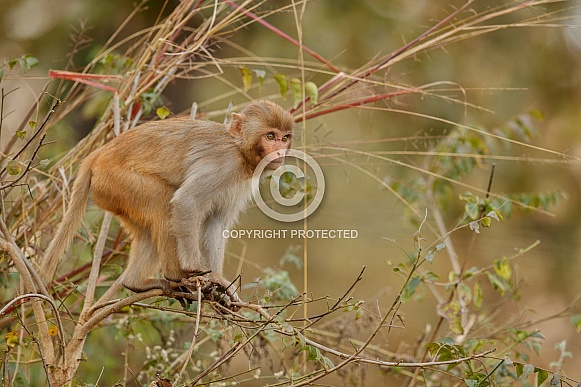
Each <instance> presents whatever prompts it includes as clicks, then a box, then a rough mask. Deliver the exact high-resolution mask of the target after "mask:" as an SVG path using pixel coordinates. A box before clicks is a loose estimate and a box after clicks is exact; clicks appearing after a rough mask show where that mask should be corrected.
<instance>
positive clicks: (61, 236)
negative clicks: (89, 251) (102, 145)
mask: <svg viewBox="0 0 581 387" xmlns="http://www.w3.org/2000/svg"><path fill="white" fill-rule="evenodd" d="M91 161H92V157H90V156H89V157H88V158H86V159H85V160H84V161H83V163H82V164H81V167H80V168H79V172H78V174H77V177H76V179H75V182H74V183H73V194H72V196H71V202H70V204H69V208H68V209H67V212H66V213H65V216H64V217H63V221H62V223H61V224H60V226H59V228H58V230H57V232H56V235H55V236H54V239H53V240H52V241H51V242H50V244H49V245H48V248H47V249H46V252H45V253H44V256H43V258H42V261H41V262H40V278H41V279H42V281H43V282H44V283H45V284H47V283H49V282H51V281H52V279H53V277H54V274H55V272H56V269H57V266H58V264H59V262H60V260H61V259H62V256H63V255H64V253H65V251H66V250H67V248H68V247H69V245H70V244H71V242H72V240H73V238H74V236H75V234H76V233H77V230H78V229H79V227H80V225H81V222H82V221H83V217H84V216H85V207H86V206H87V200H88V198H89V192H90V191H91V178H92V175H93V173H92V171H91V164H92V162H91Z"/></svg>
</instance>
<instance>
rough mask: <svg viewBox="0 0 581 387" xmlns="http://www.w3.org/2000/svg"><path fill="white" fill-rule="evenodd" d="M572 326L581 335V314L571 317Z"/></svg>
mask: <svg viewBox="0 0 581 387" xmlns="http://www.w3.org/2000/svg"><path fill="white" fill-rule="evenodd" d="M571 324H573V326H574V327H575V329H576V330H577V333H581V314H575V315H573V316H571Z"/></svg>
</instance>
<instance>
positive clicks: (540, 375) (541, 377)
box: [535, 368, 549, 386]
mask: <svg viewBox="0 0 581 387" xmlns="http://www.w3.org/2000/svg"><path fill="white" fill-rule="evenodd" d="M535 372H537V383H538V385H539V386H540V385H541V384H543V382H544V381H545V380H547V378H548V377H549V373H548V372H547V371H545V370H542V369H539V368H535Z"/></svg>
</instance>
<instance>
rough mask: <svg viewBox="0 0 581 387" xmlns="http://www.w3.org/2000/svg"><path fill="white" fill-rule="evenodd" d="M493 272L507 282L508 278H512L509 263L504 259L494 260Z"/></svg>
mask: <svg viewBox="0 0 581 387" xmlns="http://www.w3.org/2000/svg"><path fill="white" fill-rule="evenodd" d="M494 271H496V274H498V275H499V276H501V277H502V278H504V279H505V280H507V281H508V280H510V277H511V276H512V269H511V268H510V263H509V262H508V259H506V258H503V259H502V260H499V259H496V260H495V261H494Z"/></svg>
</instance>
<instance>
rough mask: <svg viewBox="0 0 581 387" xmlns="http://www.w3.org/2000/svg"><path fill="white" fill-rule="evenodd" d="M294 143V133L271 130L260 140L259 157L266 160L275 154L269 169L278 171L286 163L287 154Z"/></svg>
mask: <svg viewBox="0 0 581 387" xmlns="http://www.w3.org/2000/svg"><path fill="white" fill-rule="evenodd" d="M291 142H292V133H288V132H283V131H282V130H279V129H275V128H273V129H270V130H268V131H267V132H265V133H264V134H263V135H262V136H261V137H260V138H259V143H258V144H257V145H258V147H257V148H258V150H259V151H258V155H259V156H260V158H261V159H262V158H264V157H266V156H267V155H270V154H274V155H275V158H274V159H273V160H272V161H270V163H269V164H268V165H267V167H266V168H267V169H273V170H274V169H277V168H278V167H280V166H281V165H282V163H283V162H284V157H285V155H286V152H287V151H288V150H289V149H290V146H291Z"/></svg>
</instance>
